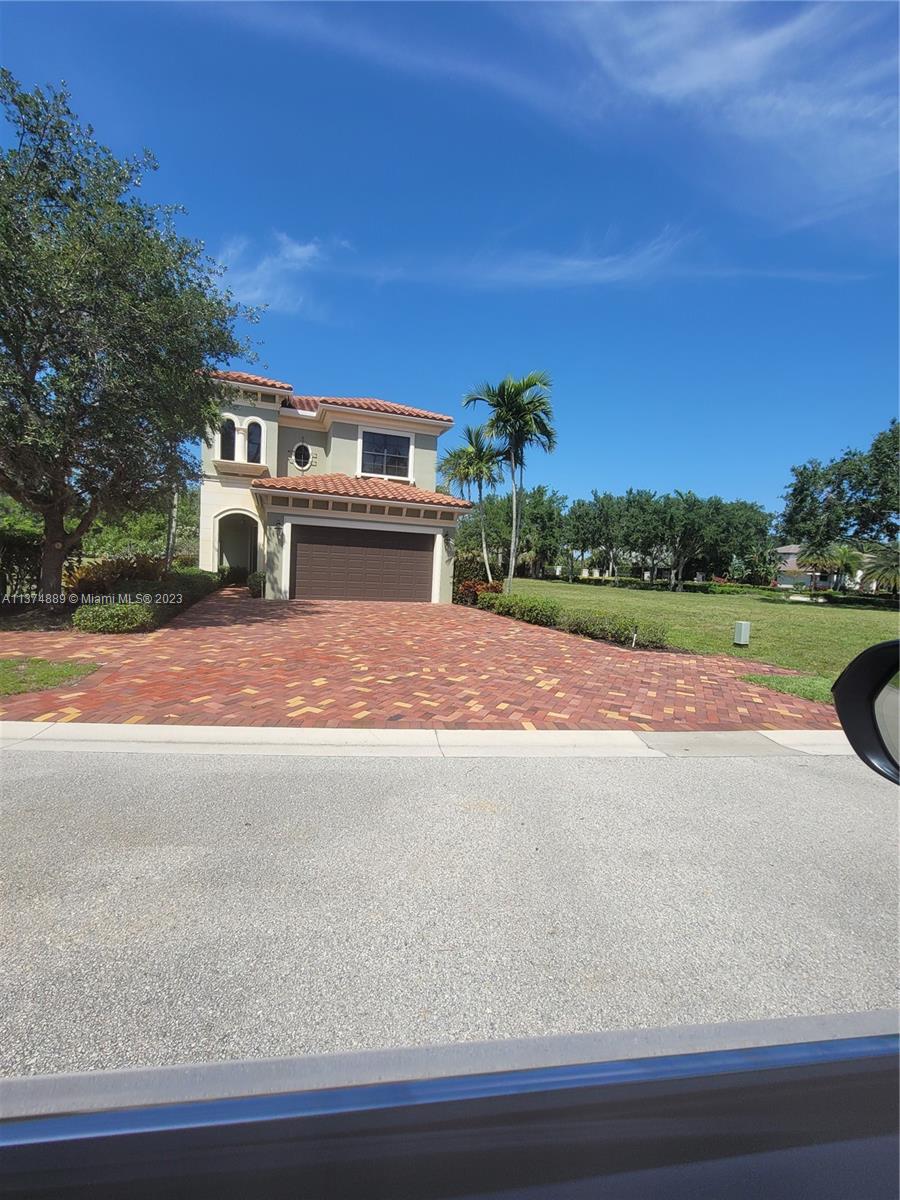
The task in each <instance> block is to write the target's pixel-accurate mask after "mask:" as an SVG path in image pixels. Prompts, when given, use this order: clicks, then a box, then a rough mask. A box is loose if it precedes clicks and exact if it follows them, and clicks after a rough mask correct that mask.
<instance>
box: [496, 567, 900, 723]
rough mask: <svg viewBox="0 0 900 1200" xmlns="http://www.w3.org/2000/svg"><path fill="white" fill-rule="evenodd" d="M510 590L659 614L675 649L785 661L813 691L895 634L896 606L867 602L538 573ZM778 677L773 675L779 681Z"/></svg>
mask: <svg viewBox="0 0 900 1200" xmlns="http://www.w3.org/2000/svg"><path fill="white" fill-rule="evenodd" d="M513 590H514V591H516V592H520V593H522V594H523V595H532V596H536V595H540V596H547V597H552V598H553V599H554V600H558V601H559V602H560V603H561V604H563V605H565V606H566V607H567V608H573V609H576V608H577V609H596V610H599V611H601V612H609V613H621V614H624V615H627V616H634V617H647V618H651V619H653V620H657V621H661V622H662V623H663V624H664V625H665V626H666V628H667V629H668V631H669V642H670V644H671V645H672V646H674V647H675V648H676V649H679V650H690V651H694V652H696V653H701V654H732V655H734V656H735V657H736V658H748V659H752V660H755V661H756V662H764V663H771V664H772V665H773V666H778V667H793V668H794V669H795V670H798V671H802V672H803V673H804V675H805V676H813V677H815V678H814V679H804V680H796V681H794V684H793V687H792V689H791V690H793V691H794V694H796V695H806V696H808V697H809V698H814V699H824V698H825V697H826V696H827V694H828V687H830V685H831V683H832V682H833V681H834V680H835V679H836V678H837V676H838V675H839V674H840V673H841V671H842V670H843V669H844V667H845V666H846V665H847V663H848V662H849V661H850V659H851V658H853V657H854V655H856V654H858V653H859V652H860V650H865V648H866V647H867V646H871V645H873V644H874V643H875V642H883V641H886V640H887V639H888V638H895V637H897V636H898V616H897V614H896V613H891V612H879V611H878V610H876V609H871V608H842V607H841V608H839V607H838V606H837V605H830V604H797V603H789V602H787V601H785V600H782V599H780V598H777V597H773V598H771V599H770V598H769V597H763V596H734V595H732V596H710V595H704V594H702V593H700V594H694V593H688V592H638V591H629V590H628V589H627V588H610V587H592V586H591V585H590V584H581V583H552V582H546V581H543V580H538V579H517V580H516V582H515V586H514V589H513ZM735 621H749V622H750V645H749V646H747V647H746V648H744V647H738V646H734V645H733V644H732V636H733V634H734V623H735ZM786 682H787V681H780V683H779V686H783V685H784V684H786ZM824 684H827V685H828V686H827V687H825V686H824ZM788 686H790V685H788ZM803 688H805V689H806V690H801V689H803Z"/></svg>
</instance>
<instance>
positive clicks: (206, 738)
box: [0, 721, 853, 758]
mask: <svg viewBox="0 0 900 1200" xmlns="http://www.w3.org/2000/svg"><path fill="white" fill-rule="evenodd" d="M0 750H23V751H41V752H44V751H69V752H71V751H73V750H81V751H94V752H106V753H117V754H162V753H164V754H216V755H222V754H264V755H265V754H272V755H282V754H292V755H301V756H302V755H306V756H314V757H332V758H335V757H345V756H366V755H371V756H376V757H381V758H386V757H387V758H521V757H532V758H538V757H539V758H699V757H703V758H756V757H773V756H778V755H781V756H786V755H794V756H797V755H801V756H805V755H808V754H811V755H835V754H839V755H852V754H853V750H852V749H851V747H850V743H849V742H848V741H847V739H846V737H845V736H844V734H843V732H842V731H841V730H839V729H834V730H831V729H826V730H806V729H797V730H758V731H757V730H735V731H731V732H728V731H722V732H718V731H702V732H696V733H668V732H666V733H636V732H634V731H632V730H624V729H606V730H577V729H576V730H533V731H531V730H520V729H508V730H507V729H486V730H480V729H308V728H304V729H290V728H283V727H280V726H265V727H255V726H221V725H110V724H90V723H82V724H76V723H74V722H58V721H45V722H38V721H0Z"/></svg>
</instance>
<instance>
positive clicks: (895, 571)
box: [861, 541, 900, 592]
mask: <svg viewBox="0 0 900 1200" xmlns="http://www.w3.org/2000/svg"><path fill="white" fill-rule="evenodd" d="M861 582H862V583H863V584H865V585H867V586H868V585H869V584H870V583H874V584H876V585H877V586H878V587H880V588H884V590H885V591H887V592H897V591H900V542H897V541H893V542H885V543H884V544H883V545H879V546H873V547H871V549H870V550H869V552H868V554H867V555H866V565H865V567H864V568H863V577H862V580H861Z"/></svg>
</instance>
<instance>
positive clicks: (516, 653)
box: [0, 589, 838, 730]
mask: <svg viewBox="0 0 900 1200" xmlns="http://www.w3.org/2000/svg"><path fill="white" fill-rule="evenodd" d="M12 655H23V656H37V657H42V658H49V659H56V660H63V659H78V660H84V661H93V662H98V663H102V664H103V666H102V667H101V668H100V669H99V670H98V671H96V672H95V673H94V674H92V675H89V676H88V677H87V678H85V679H82V680H79V681H78V682H77V683H76V684H73V685H70V686H68V687H65V688H60V689H56V690H52V691H45V692H34V693H31V694H28V695H23V696H11V697H8V698H5V699H3V700H0V718H2V719H5V720H26V721H28V720H31V721H110V722H121V723H131V724H137V723H143V724H177V725H297V726H327V727H335V728H336V727H345V726H360V727H369V728H385V727H391V726H399V727H401V728H404V727H405V728H423V727H430V728H435V727H436V728H444V729H473V728H482V729H641V730H665V729H668V730H689V729H693V730H697V729H721V730H725V729H832V728H835V727H837V725H838V722H837V718H836V717H835V714H834V710H833V709H832V708H829V707H827V706H825V705H821V704H814V703H812V702H811V701H808V700H801V699H799V698H795V697H793V696H784V695H781V694H779V693H776V692H771V691H769V690H767V689H765V688H760V687H754V686H753V685H751V684H748V683H743V682H741V680H740V679H739V678H738V676H739V675H743V674H749V673H751V672H752V673H763V672H769V671H771V672H772V673H773V674H785V673H786V672H783V671H779V670H778V668H772V667H767V666H765V665H764V664H760V663H752V662H748V661H746V660H743V659H741V660H738V659H733V658H728V657H718V658H714V657H705V656H702V655H689V654H676V653H661V652H654V651H645V650H623V649H620V648H618V647H616V646H610V645H607V644H605V643H602V642H591V641H587V640H585V639H583V638H577V637H573V636H572V635H570V634H566V633H560V632H557V631H555V630H551V629H540V628H537V627H535V626H532V625H523V624H521V623H520V622H517V621H512V620H509V619H508V618H505V617H499V616H495V615H494V614H492V613H484V612H479V611H478V610H476V609H470V608H460V607H456V606H453V607H451V606H449V605H429V604H388V603H361V602H353V601H321V602H320V601H308V602H298V601H294V602H283V603H282V602H275V601H255V600H250V599H249V598H248V597H247V593H246V592H245V591H244V590H243V589H241V590H238V589H231V590H228V591H224V592H220V593H218V594H217V595H215V596H212V597H209V598H208V599H206V600H203V601H201V602H200V603H199V604H197V605H195V606H194V607H193V608H192V609H191V610H190V611H189V612H187V613H185V614H184V615H183V616H181V617H179V618H178V619H177V620H175V621H173V622H172V623H171V624H170V625H168V626H166V627H165V628H163V629H159V630H156V631H155V632H153V633H147V634H131V635H118V636H115V637H105V636H100V635H96V634H80V633H75V632H65V633H27V634H23V633H3V634H0V657H10V656H12Z"/></svg>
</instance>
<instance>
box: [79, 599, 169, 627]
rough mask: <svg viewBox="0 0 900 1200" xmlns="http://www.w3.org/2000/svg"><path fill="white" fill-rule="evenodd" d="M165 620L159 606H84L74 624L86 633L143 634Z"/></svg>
mask: <svg viewBox="0 0 900 1200" xmlns="http://www.w3.org/2000/svg"><path fill="white" fill-rule="evenodd" d="M162 620H163V615H162V606H161V605H158V604H83V605H82V606H81V607H80V608H79V609H77V610H76V612H75V613H74V615H73V616H72V624H73V625H74V626H75V628H76V629H80V630H82V631H83V632H85V633H143V632H145V631H146V630H148V629H156V628H157V626H158V625H159V624H160V623H161V621H162Z"/></svg>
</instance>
